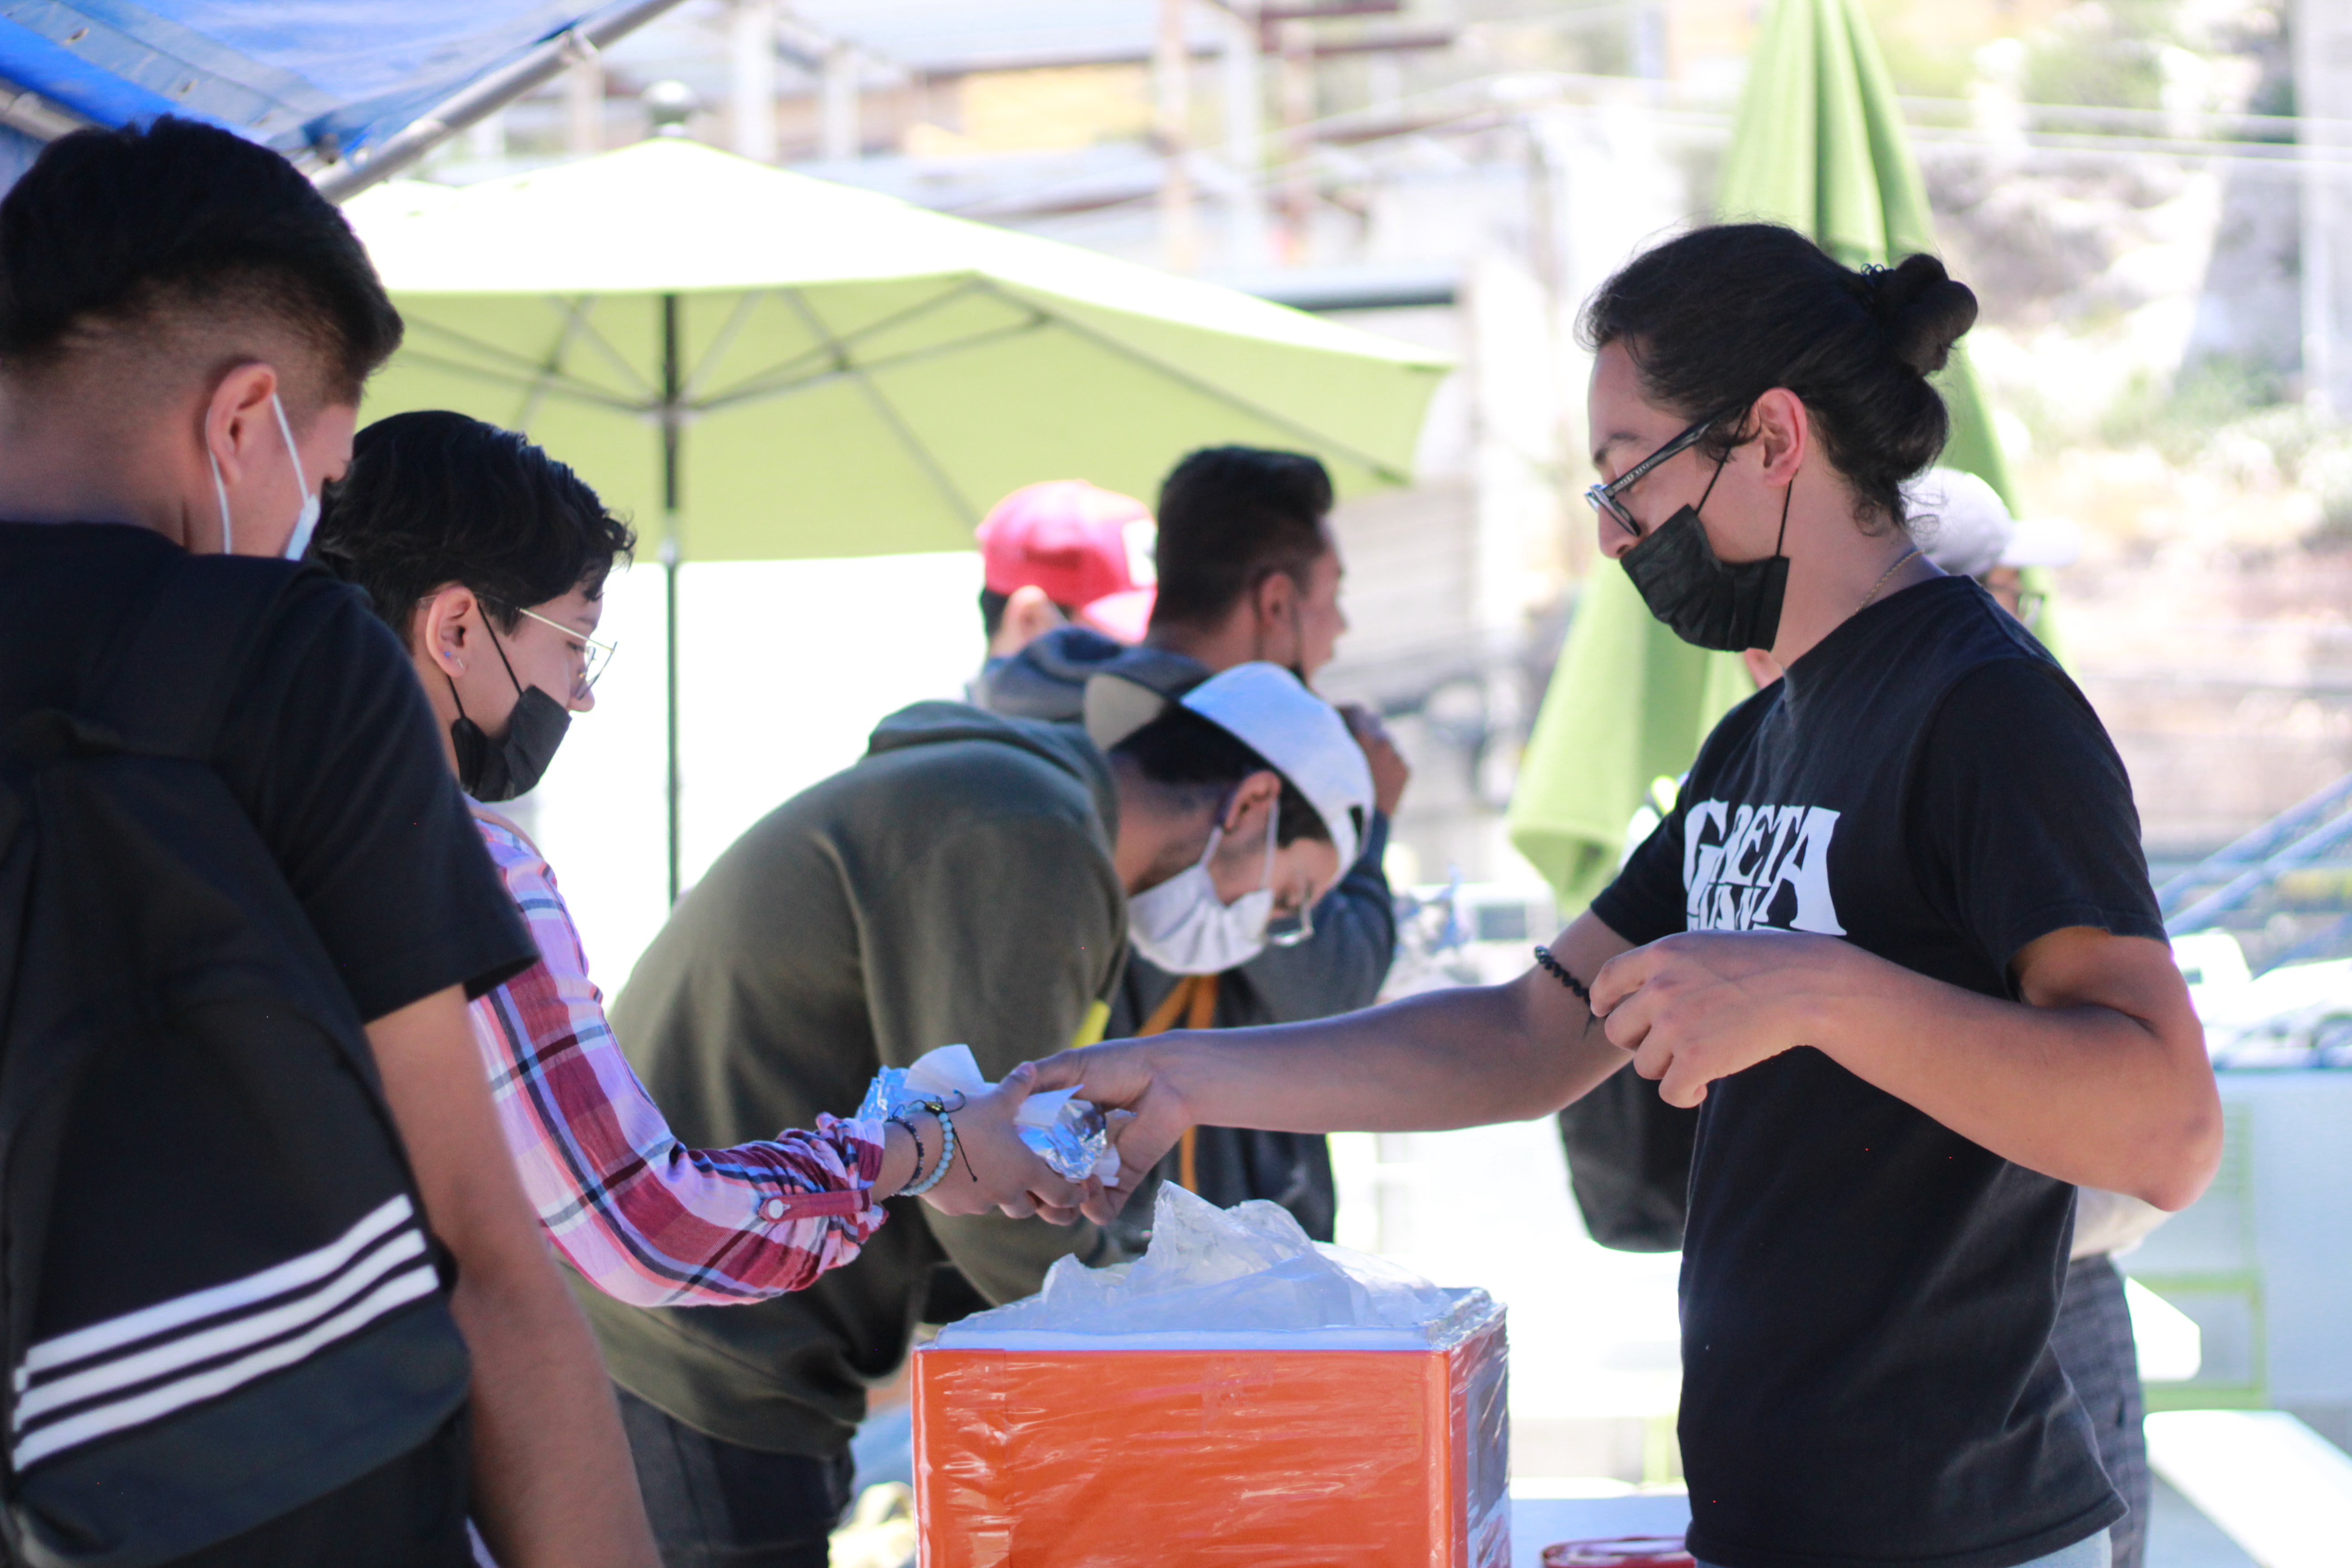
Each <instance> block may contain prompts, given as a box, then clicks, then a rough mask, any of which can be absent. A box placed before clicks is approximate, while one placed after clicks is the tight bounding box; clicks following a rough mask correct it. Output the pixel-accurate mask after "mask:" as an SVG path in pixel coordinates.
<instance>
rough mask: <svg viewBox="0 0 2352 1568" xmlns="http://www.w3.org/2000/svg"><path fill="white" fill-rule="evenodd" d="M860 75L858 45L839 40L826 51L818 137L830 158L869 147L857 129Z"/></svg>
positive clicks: (840, 156)
mask: <svg viewBox="0 0 2352 1568" xmlns="http://www.w3.org/2000/svg"><path fill="white" fill-rule="evenodd" d="M857 75H858V61H857V46H856V45H855V44H852V43H848V42H845V41H837V42H835V44H834V46H833V47H831V48H829V49H827V50H826V51H825V54H824V106H823V123H822V125H821V127H820V134H819V137H818V140H819V143H820V151H821V152H822V153H824V156H825V157H827V158H855V157H856V156H858V155H859V154H860V153H863V152H864V151H865V150H866V149H865V143H864V142H862V141H861V140H860V139H859V136H858V131H857V85H858V83H857Z"/></svg>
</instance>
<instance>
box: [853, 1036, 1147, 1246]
mask: <svg viewBox="0 0 2352 1568" xmlns="http://www.w3.org/2000/svg"><path fill="white" fill-rule="evenodd" d="M1033 1080H1034V1070H1033V1069H1031V1068H1026V1067H1024V1068H1017V1069H1015V1070H1014V1072H1013V1074H1012V1075H1011V1076H1010V1077H1008V1078H1006V1079H1004V1081H1003V1082H1002V1083H999V1084H991V1083H990V1082H989V1081H988V1080H987V1079H985V1078H984V1077H982V1074H981V1070H980V1064H979V1063H978V1062H977V1061H976V1060H975V1059H974V1058H973V1057H972V1054H971V1047H967V1046H942V1047H940V1048H939V1049H937V1050H935V1051H931V1052H929V1053H927V1054H926V1055H924V1056H922V1057H920V1058H918V1059H917V1060H916V1062H915V1063H914V1065H913V1066H912V1067H908V1068H883V1069H882V1071H881V1072H880V1073H878V1074H877V1075H876V1077H875V1079H874V1082H873V1084H872V1085H871V1086H870V1087H868V1089H866V1100H865V1102H864V1103H863V1104H862V1105H860V1106H859V1107H858V1110H857V1115H858V1118H859V1119H860V1120H861V1121H882V1120H884V1119H886V1118H889V1117H892V1116H897V1117H899V1118H901V1119H903V1120H909V1121H918V1124H920V1122H921V1121H928V1120H929V1119H928V1118H923V1119H917V1118H915V1117H913V1116H911V1115H910V1114H909V1113H910V1112H912V1111H915V1110H918V1109H920V1110H930V1109H932V1108H934V1107H936V1108H938V1109H939V1110H941V1111H943V1112H944V1120H945V1121H947V1122H949V1123H951V1124H952V1128H953V1133H954V1137H953V1141H952V1142H951V1143H950V1144H949V1145H948V1147H947V1150H946V1154H945V1159H946V1168H945V1169H944V1170H940V1173H939V1179H938V1180H937V1181H936V1182H929V1181H928V1180H927V1178H929V1176H930V1174H931V1173H932V1172H933V1171H934V1170H936V1169H938V1168H939V1162H940V1157H941V1150H940V1143H939V1142H930V1143H929V1146H928V1147H926V1148H924V1149H922V1150H921V1151H920V1152H919V1157H918V1160H917V1162H916V1173H915V1179H914V1188H915V1190H918V1191H919V1192H920V1193H921V1195H922V1197H923V1200H924V1201H925V1202H927V1203H929V1204H930V1205H932V1206H933V1207H934V1208H937V1209H939V1210H940V1212H941V1213H944V1214H953V1215H969V1214H985V1213H987V1212H988V1211H990V1210H991V1209H1002V1210H1003V1212H1004V1213H1006V1214H1008V1215H1012V1216H1013V1217H1014V1218H1016V1219H1025V1218H1028V1217H1030V1216H1031V1215H1036V1216H1038V1217H1041V1218H1044V1219H1047V1220H1051V1221H1052V1222H1053V1223H1055V1224H1056V1225H1068V1224H1071V1223H1072V1222H1074V1221H1075V1220H1076V1218H1077V1215H1078V1210H1079V1206H1080V1205H1081V1204H1083V1203H1084V1202H1086V1201H1087V1198H1088V1197H1089V1196H1090V1195H1093V1194H1097V1193H1098V1192H1099V1188H1098V1187H1097V1186H1095V1185H1094V1184H1091V1183H1090V1182H1089V1181H1088V1177H1089V1176H1090V1175H1091V1174H1092V1173H1093V1172H1094V1170H1095V1169H1096V1167H1097V1165H1098V1164H1105V1163H1109V1164H1110V1167H1111V1168H1114V1169H1115V1168H1116V1164H1115V1162H1116V1160H1117V1156H1116V1155H1113V1154H1111V1153H1110V1152H1109V1142H1108V1134H1107V1132H1106V1130H1105V1127H1104V1123H1103V1118H1102V1116H1101V1114H1100V1113H1099V1112H1097V1110H1095V1109H1094V1108H1093V1107H1092V1106H1091V1105H1089V1104H1087V1102H1086V1101H1085V1100H1079V1099H1077V1098H1076V1094H1075V1091H1073V1090H1068V1089H1057V1090H1054V1091H1052V1092H1049V1093H1045V1094H1032V1093H1031V1092H1030V1086H1031V1083H1032V1081H1033Z"/></svg>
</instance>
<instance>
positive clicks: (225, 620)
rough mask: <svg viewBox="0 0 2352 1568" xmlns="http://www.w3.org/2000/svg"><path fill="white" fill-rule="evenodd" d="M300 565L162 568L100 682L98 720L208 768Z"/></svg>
mask: <svg viewBox="0 0 2352 1568" xmlns="http://www.w3.org/2000/svg"><path fill="white" fill-rule="evenodd" d="M300 574H301V568H299V567H297V566H293V565H289V563H285V562H282V561H268V560H260V559H257V558H253V557H248V556H236V555H227V556H186V557H182V558H178V559H174V560H173V561H172V562H170V563H167V564H166V565H165V566H164V567H163V569H162V570H160V571H158V572H157V573H156V574H154V575H153V577H152V578H151V579H150V581H149V582H148V584H146V587H145V595H146V602H145V604H144V605H142V606H141V607H139V608H136V609H133V610H131V611H130V612H129V613H128V616H127V617H126V626H128V627H129V628H130V631H129V635H128V636H127V637H123V638H122V639H121V640H120V641H119V642H118V644H117V658H116V662H115V665H114V668H113V669H112V671H111V672H110V675H109V677H108V679H106V680H105V681H104V682H102V684H101V686H100V691H99V693H98V700H97V701H96V702H95V703H94V704H92V707H93V709H94V713H93V716H94V717H99V718H100V719H101V721H102V722H104V723H106V724H107V725H109V726H110V727H111V728H112V729H113V730H114V731H115V732H116V733H117V734H118V735H119V736H120V737H121V740H122V742H124V743H125V744H126V745H128V746H129V747H130V748H131V749H132V750H134V751H139V752H152V753H157V754H161V755H165V756H175V757H185V758H188V759H191V760H193V761H199V762H209V761H210V760H211V759H212V754H213V750H214V746H215V740H216V738H217V737H218V735H219V733H220V728H221V725H222V723H223V721H226V718H227V716H228V702H229V699H230V697H231V696H232V695H234V694H235V692H236V689H237V687H238V684H239V679H238V678H239V677H240V676H241V675H242V674H243V673H244V671H245V668H246V665H247V662H248V661H249V660H250V659H251V658H253V654H254V649H255V647H256V646H257V643H258V641H259V639H260V637H261V634H262V633H263V632H264V631H265V630H266V629H267V628H268V625H269V622H270V612H271V611H272V610H273V609H274V608H275V607H276V606H277V604H278V600H279V599H281V598H282V597H284V596H285V594H286V590H287V589H288V587H289V585H291V584H293V582H294V581H295V579H296V578H297V577H299V575H300Z"/></svg>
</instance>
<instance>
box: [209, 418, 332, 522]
mask: <svg viewBox="0 0 2352 1568" xmlns="http://www.w3.org/2000/svg"><path fill="white" fill-rule="evenodd" d="M269 406H270V407H271V408H273V409H275V410H276V411H277V413H278V436H279V437H281V438H282V439H283V440H284V441H285V443H286V459H287V461H289V462H290V463H292V464H293V465H294V485H295V488H296V489H299V490H300V491H301V492H302V510H300V511H299V512H297V513H296V514H295V516H294V531H293V532H292V533H291V534H290V535H289V536H288V537H287V540H286V548H285V549H284V550H281V551H279V552H278V553H279V554H280V555H281V556H283V557H284V558H285V559H286V560H289V561H299V560H301V559H302V552H304V551H306V550H308V549H310V535H312V534H313V533H316V532H317V531H319V498H318V495H317V494H316V493H315V492H314V491H313V490H312V489H310V480H309V479H306V478H304V477H303V474H302V454H301V453H299V452H298V451H296V450H295V449H294V427H293V426H290V425H289V424H288V423H287V422H286V405H284V404H282V403H280V402H278V395H277V394H276V393H274V392H273V393H271V394H270V395H269ZM205 461H206V462H208V463H210V464H211V465H212V466H213V495H214V497H215V499H216V500H218V501H219V502H220V517H221V553H222V554H223V555H227V554H231V553H233V552H235V550H236V534H235V532H234V531H232V530H231V529H230V527H229V521H228V487H227V486H226V485H225V484H223V483H221V471H220V459H219V458H215V457H214V456H213V449H212V447H210V446H209V445H207V446H206V447H205Z"/></svg>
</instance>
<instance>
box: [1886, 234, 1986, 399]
mask: <svg viewBox="0 0 2352 1568" xmlns="http://www.w3.org/2000/svg"><path fill="white" fill-rule="evenodd" d="M1863 281H1864V284H1865V285H1866V286H1867V287H1868V289H1869V290H1870V313H1871V314H1872V315H1873V316H1874V317H1876V318H1877V320H1878V324H1879V325H1880V326H1881V327H1882V328H1884V329H1885V332H1886V338H1887V346H1888V347H1889V348H1891V349H1893V350H1894V351H1895V358H1896V359H1898V360H1900V361H1902V362H1903V363H1905V364H1906V365H1909V366H1910V367H1911V368H1912V369H1913V370H1915V371H1916V372H1917V373H1918V374H1921V375H1933V374H1936V373H1937V371H1939V370H1941V369H1943V368H1944V362H1945V361H1946V360H1948V359H1949V358H1950V357H1951V353H1952V345H1953V344H1954V343H1956V342H1959V340H1960V335H1961V334H1962V333H1964V332H1966V331H1968V330H1969V328H1970V327H1972V326H1975V325H1976V321H1977V297H1976V293H1975V291H1974V290H1973V289H1970V288H1969V286H1968V285H1967V284H1965V283H1962V282H1960V281H1959V280H1958V279H1955V278H1954V277H1952V276H1951V274H1949V273H1948V272H1946V271H1945V270H1944V264H1943V263H1942V262H1940V261H1938V260H1937V259H1936V258H1934V257H1932V256H1925V255H1917V256H1906V257H1905V258H1903V261H1902V264H1901V265H1900V266H1897V267H1891V268H1889V267H1873V268H1866V269H1865V270H1864V273H1863Z"/></svg>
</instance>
